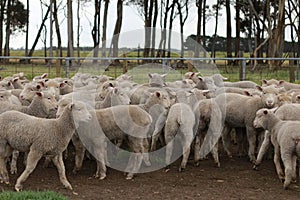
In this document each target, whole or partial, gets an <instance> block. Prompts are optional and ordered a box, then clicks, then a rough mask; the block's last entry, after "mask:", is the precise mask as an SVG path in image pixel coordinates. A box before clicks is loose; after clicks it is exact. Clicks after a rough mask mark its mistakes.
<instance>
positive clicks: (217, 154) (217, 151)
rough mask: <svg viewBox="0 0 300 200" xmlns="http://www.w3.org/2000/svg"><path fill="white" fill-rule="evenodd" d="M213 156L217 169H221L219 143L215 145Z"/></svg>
mask: <svg viewBox="0 0 300 200" xmlns="http://www.w3.org/2000/svg"><path fill="white" fill-rule="evenodd" d="M211 153H212V156H213V159H214V161H215V163H216V165H217V167H220V166H221V164H220V160H219V144H218V142H217V143H216V144H215V146H214V147H213V149H212V152H211Z"/></svg>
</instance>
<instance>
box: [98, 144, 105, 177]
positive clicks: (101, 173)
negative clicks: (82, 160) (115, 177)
mask: <svg viewBox="0 0 300 200" xmlns="http://www.w3.org/2000/svg"><path fill="white" fill-rule="evenodd" d="M106 147H107V146H106V143H105V144H104V145H100V146H99V148H98V150H97V152H95V153H96V154H97V155H95V158H96V159H97V171H96V174H95V178H99V179H100V180H103V179H105V177H106V165H105V161H106V159H107V152H106V151H107V148H106Z"/></svg>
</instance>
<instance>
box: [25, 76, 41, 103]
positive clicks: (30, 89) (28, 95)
mask: <svg viewBox="0 0 300 200" xmlns="http://www.w3.org/2000/svg"><path fill="white" fill-rule="evenodd" d="M43 87H44V85H43V84H40V83H34V82H30V83H27V84H26V85H25V86H24V88H23V90H22V92H21V93H20V101H21V103H22V105H24V106H28V105H29V104H30V102H31V101H32V99H33V97H34V96H35V94H36V92H37V91H41V90H42V89H43Z"/></svg>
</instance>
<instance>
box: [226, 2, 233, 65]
mask: <svg viewBox="0 0 300 200" xmlns="http://www.w3.org/2000/svg"><path fill="white" fill-rule="evenodd" d="M225 7H226V36H227V41H226V52H227V58H231V57H232V48H231V41H232V36H231V9H230V0H226V1H225ZM229 63H231V62H229Z"/></svg>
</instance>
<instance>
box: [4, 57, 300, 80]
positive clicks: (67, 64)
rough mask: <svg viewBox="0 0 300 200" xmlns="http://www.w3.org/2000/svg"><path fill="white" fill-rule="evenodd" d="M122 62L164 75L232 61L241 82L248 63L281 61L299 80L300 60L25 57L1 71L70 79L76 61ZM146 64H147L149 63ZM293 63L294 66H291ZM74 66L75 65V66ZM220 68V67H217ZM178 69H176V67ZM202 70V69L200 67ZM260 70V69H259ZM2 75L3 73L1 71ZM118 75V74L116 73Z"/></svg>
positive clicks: (7, 61) (8, 59) (9, 62)
mask: <svg viewBox="0 0 300 200" xmlns="http://www.w3.org/2000/svg"><path fill="white" fill-rule="evenodd" d="M116 60H117V61H122V62H123V63H125V65H127V62H129V61H134V62H136V63H137V64H139V62H145V61H147V62H150V63H151V62H156V63H160V64H161V69H162V73H166V70H167V67H169V66H170V65H171V63H172V62H173V63H176V62H178V61H183V62H185V63H192V66H193V67H194V68H196V69H198V68H199V67H197V66H196V67H195V66H194V65H197V63H198V65H201V64H203V63H208V64H214V63H217V62H220V61H223V62H224V63H225V65H226V66H227V67H228V66H229V65H227V63H230V62H232V61H235V62H238V63H239V64H238V65H235V66H233V67H235V68H238V73H239V79H240V80H246V79H247V73H249V72H248V71H249V69H250V68H252V67H251V66H248V65H247V64H248V63H253V62H254V61H256V62H259V61H264V62H269V61H280V62H284V63H286V62H288V64H285V66H286V67H287V68H286V69H288V70H289V73H290V78H291V76H292V75H291V74H292V73H294V80H299V61H300V58H291V57H288V58H245V57H241V58H178V57H171V58H153V57H149V58H141V57H107V58H98V57H84V58H78V57H23V56H0V66H1V68H0V70H2V71H5V70H3V68H5V67H3V66H10V65H11V66H12V68H11V69H12V70H10V71H9V70H7V71H8V72H18V71H20V70H22V69H24V68H23V67H22V66H21V64H26V63H27V64H29V63H30V64H31V66H32V67H31V74H32V76H33V75H34V74H37V73H39V70H36V69H35V68H36V67H35V66H37V65H41V66H47V67H48V68H47V69H48V70H49V71H51V70H52V68H53V66H56V76H65V77H69V76H70V72H71V71H72V69H71V67H72V63H73V62H75V61H76V63H77V64H78V63H82V62H85V61H87V62H93V63H98V62H99V61H100V62H105V63H106V64H107V63H113V62H114V61H116ZM58 61H59V63H60V64H59V69H58V68H57V67H58V66H57V65H55V63H57V62H58ZM147 62H146V63H147ZM291 63H293V64H291ZM73 65H74V64H73ZM60 67H61V68H62V69H63V71H64V72H63V73H61V72H60V73H58V72H57V70H60ZM217 67H220V66H217ZM175 68H176V67H175ZM200 68H201V67H200ZM258 68H260V67H258ZM0 73H1V71H0ZM115 74H117V73H115Z"/></svg>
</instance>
